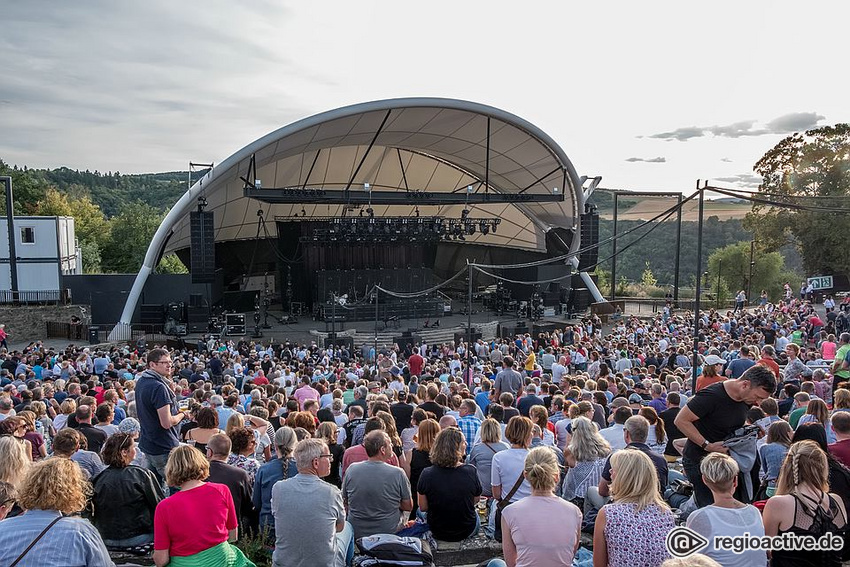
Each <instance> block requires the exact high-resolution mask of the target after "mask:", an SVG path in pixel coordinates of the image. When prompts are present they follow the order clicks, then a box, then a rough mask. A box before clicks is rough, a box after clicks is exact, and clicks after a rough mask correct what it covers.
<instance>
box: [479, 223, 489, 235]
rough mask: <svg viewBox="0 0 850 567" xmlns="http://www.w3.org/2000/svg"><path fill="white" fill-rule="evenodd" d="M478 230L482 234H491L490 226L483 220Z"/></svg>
mask: <svg viewBox="0 0 850 567" xmlns="http://www.w3.org/2000/svg"><path fill="white" fill-rule="evenodd" d="M478 229H479V230H480V231H481V234H487V233H489V232H490V225H488V224H487V221H486V220H483V221H481V222H480V223H479V224H478Z"/></svg>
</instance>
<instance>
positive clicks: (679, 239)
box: [673, 193, 682, 307]
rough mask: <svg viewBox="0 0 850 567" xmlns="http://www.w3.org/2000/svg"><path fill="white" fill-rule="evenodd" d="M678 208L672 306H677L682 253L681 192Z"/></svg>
mask: <svg viewBox="0 0 850 567" xmlns="http://www.w3.org/2000/svg"><path fill="white" fill-rule="evenodd" d="M677 202H678V204H679V210H678V211H676V267H675V269H674V272H673V307H678V306H679V262H680V258H681V255H682V194H681V193H679V197H678V198H677Z"/></svg>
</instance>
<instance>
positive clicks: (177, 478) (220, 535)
mask: <svg viewBox="0 0 850 567" xmlns="http://www.w3.org/2000/svg"><path fill="white" fill-rule="evenodd" d="M209 475H210V465H209V462H208V461H207V459H206V458H205V457H204V456H203V455H202V454H201V452H200V451H198V450H197V449H195V448H194V447H190V446H188V445H181V446H179V447H177V448H175V449H174V450H173V451H171V454H169V455H168V463H167V464H166V465H165V478H166V482H167V483H168V486H176V487H178V488H179V489H180V491H179V492H178V493H176V494H174V495H173V496H169V497H168V498H166V499H165V500H163V501H162V502H160V503H159V505H158V506H157V507H156V513H155V514H154V552H153V560H154V563H155V564H156V565H157V567H165V565H170V566H171V567H202V566H206V565H217V566H222V567H242V566H246V565H250V566H253V565H254V564H253V563H252V562H250V561H249V560H248V559H246V558H245V556H244V555H243V554H242V552H241V551H240V550H239V549H238V548H237V547H236V546H233V545H231V544H230V542H232V541H235V540H236V536H237V527H238V522H237V516H236V509H235V507H234V505H233V497H232V496H231V494H230V489H228V488H227V487H226V486H225V485H223V484H215V483H212V482H205V479H206V478H208V477H209Z"/></svg>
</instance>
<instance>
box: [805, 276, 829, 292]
mask: <svg viewBox="0 0 850 567" xmlns="http://www.w3.org/2000/svg"><path fill="white" fill-rule="evenodd" d="M808 282H809V285H811V286H812V289H813V290H815V291H818V290H821V289H832V276H815V277H813V278H809V279H808Z"/></svg>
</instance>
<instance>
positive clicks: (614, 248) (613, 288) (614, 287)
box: [611, 191, 620, 301]
mask: <svg viewBox="0 0 850 567" xmlns="http://www.w3.org/2000/svg"><path fill="white" fill-rule="evenodd" d="M619 196H620V194H619V193H617V192H616V191H614V234H613V237H614V240H613V241H612V242H611V249H612V251H611V301H614V300H615V299H616V298H617V296H616V293H617V209H618V205H619V199H618V197H619Z"/></svg>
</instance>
